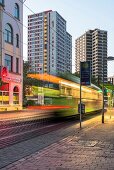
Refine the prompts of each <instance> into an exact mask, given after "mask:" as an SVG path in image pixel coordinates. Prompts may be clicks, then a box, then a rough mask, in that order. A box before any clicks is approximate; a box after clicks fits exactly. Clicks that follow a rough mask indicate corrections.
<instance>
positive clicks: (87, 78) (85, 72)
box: [80, 61, 91, 86]
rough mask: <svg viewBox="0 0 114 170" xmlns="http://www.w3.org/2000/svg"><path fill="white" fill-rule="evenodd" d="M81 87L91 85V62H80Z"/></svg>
mask: <svg viewBox="0 0 114 170" xmlns="http://www.w3.org/2000/svg"><path fill="white" fill-rule="evenodd" d="M80 71H81V85H84V86H87V85H91V62H90V61H84V62H80Z"/></svg>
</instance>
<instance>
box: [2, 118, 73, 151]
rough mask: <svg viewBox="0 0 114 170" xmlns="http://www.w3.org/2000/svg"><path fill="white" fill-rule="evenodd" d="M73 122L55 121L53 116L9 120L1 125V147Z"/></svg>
mask: <svg viewBox="0 0 114 170" xmlns="http://www.w3.org/2000/svg"><path fill="white" fill-rule="evenodd" d="M69 124H72V122H71V121H70V122H69V121H68V120H65V121H61V122H55V121H54V120H53V119H52V118H43V119H35V120H29V121H24V122H22V121H21V122H14V121H13V122H7V123H6V124H3V125H0V149H2V148H5V147H8V146H10V145H13V144H16V143H19V142H22V141H25V140H29V139H31V138H34V137H37V136H40V135H43V134H46V133H49V132H51V131H54V130H58V129H60V128H62V127H65V126H68V125H69Z"/></svg>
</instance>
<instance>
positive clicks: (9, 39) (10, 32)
mask: <svg viewBox="0 0 114 170" xmlns="http://www.w3.org/2000/svg"><path fill="white" fill-rule="evenodd" d="M5 41H6V42H8V43H11V44H13V29H12V27H11V25H10V24H6V27H5Z"/></svg>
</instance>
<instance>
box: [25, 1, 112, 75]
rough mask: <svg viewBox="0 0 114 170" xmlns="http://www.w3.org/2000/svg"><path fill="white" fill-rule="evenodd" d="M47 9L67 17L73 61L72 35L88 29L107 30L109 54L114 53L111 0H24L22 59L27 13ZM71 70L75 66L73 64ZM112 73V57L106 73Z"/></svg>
mask: <svg viewBox="0 0 114 170" xmlns="http://www.w3.org/2000/svg"><path fill="white" fill-rule="evenodd" d="M26 6H27V7H29V8H30V9H31V10H32V11H33V12H34V13H39V12H43V11H46V10H53V11H57V12H58V13H59V14H60V15H61V16H62V17H63V18H64V19H65V20H66V21H67V31H68V32H69V33H70V34H71V35H72V54H73V60H72V65H74V61H75V57H74V55H75V39H77V38H78V37H79V36H81V35H82V34H84V33H85V32H86V31H88V30H89V29H95V28H98V29H102V30H106V31H107V32H108V56H114V0H26V1H25V3H24V6H23V7H24V8H23V24H24V26H25V27H24V30H23V35H24V38H23V43H24V50H23V55H24V60H27V28H26V27H27V16H28V15H30V14H33V12H31V11H30V10H29V9H27V7H26ZM73 72H74V67H73ZM112 75H114V61H110V62H108V76H112Z"/></svg>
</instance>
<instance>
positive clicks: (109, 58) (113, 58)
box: [102, 56, 114, 123]
mask: <svg viewBox="0 0 114 170" xmlns="http://www.w3.org/2000/svg"><path fill="white" fill-rule="evenodd" d="M112 60H114V57H113V56H108V57H107V61H112ZM102 91H103V108H102V123H104V58H103V84H102Z"/></svg>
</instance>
